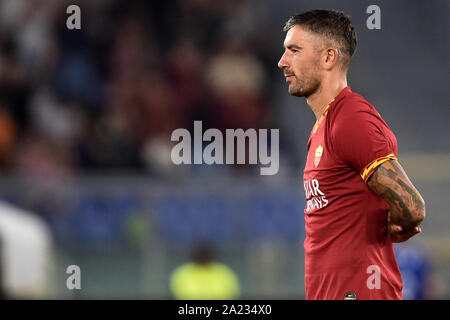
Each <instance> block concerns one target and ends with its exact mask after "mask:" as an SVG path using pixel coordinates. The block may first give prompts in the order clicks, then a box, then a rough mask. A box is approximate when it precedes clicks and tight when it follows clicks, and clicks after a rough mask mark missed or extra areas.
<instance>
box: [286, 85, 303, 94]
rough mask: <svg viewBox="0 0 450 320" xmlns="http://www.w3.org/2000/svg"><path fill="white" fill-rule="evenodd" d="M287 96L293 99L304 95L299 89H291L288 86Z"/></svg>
mask: <svg viewBox="0 0 450 320" xmlns="http://www.w3.org/2000/svg"><path fill="white" fill-rule="evenodd" d="M289 94H290V95H292V96H295V97H304V96H305V95H304V94H303V93H302V90H301V89H299V88H291V87H290V86H289Z"/></svg>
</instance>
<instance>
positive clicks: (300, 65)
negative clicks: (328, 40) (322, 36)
mask: <svg viewBox="0 0 450 320" xmlns="http://www.w3.org/2000/svg"><path fill="white" fill-rule="evenodd" d="M283 46H284V48H285V51H284V54H283V56H282V57H281V59H280V61H279V62H278V67H279V68H281V69H283V73H284V76H285V77H286V82H288V83H289V93H290V94H292V95H294V96H297V97H308V96H310V95H311V94H313V93H315V92H316V91H317V90H318V89H319V87H320V83H321V81H322V79H321V72H320V68H319V61H320V59H319V57H320V55H319V52H318V50H317V46H318V39H317V36H315V35H314V34H312V33H311V32H308V31H306V30H305V29H304V28H302V27H300V26H294V27H292V28H291V29H289V31H288V32H287V33H286V38H285V40H284V44H283Z"/></svg>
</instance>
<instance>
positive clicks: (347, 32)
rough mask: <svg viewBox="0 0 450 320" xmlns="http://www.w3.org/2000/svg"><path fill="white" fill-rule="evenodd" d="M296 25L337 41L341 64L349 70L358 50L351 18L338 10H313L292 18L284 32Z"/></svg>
mask: <svg viewBox="0 0 450 320" xmlns="http://www.w3.org/2000/svg"><path fill="white" fill-rule="evenodd" d="M296 25H299V26H303V27H305V28H306V29H307V30H308V31H311V32H313V33H317V34H319V35H322V36H325V37H327V38H328V39H330V40H332V41H335V42H336V43H337V44H338V46H339V48H338V49H339V53H340V54H341V56H340V58H342V60H341V63H342V65H343V66H344V68H345V69H347V68H348V66H349V64H350V58H351V57H352V55H353V53H355V50H356V31H355V29H354V28H353V25H352V22H351V21H350V17H349V16H347V15H346V14H345V13H344V12H342V11H338V10H312V11H308V12H304V13H299V14H296V15H294V16H292V17H290V18H289V20H288V21H287V22H286V24H285V26H284V28H283V31H288V30H289V29H291V28H292V27H294V26H296Z"/></svg>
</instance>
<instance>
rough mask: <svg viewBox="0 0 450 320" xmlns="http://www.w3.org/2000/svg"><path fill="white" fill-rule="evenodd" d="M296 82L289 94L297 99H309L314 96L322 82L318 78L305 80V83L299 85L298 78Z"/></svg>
mask: <svg viewBox="0 0 450 320" xmlns="http://www.w3.org/2000/svg"><path fill="white" fill-rule="evenodd" d="M296 81H297V83H295V84H292V85H290V86H289V93H290V94H291V95H293V96H296V97H306V98H308V97H309V96H311V95H312V94H314V93H316V92H317V91H318V90H319V88H320V81H319V79H317V78H316V77H310V78H309V79H305V80H304V81H303V83H298V82H299V80H298V79H297V78H296Z"/></svg>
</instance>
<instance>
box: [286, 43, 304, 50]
mask: <svg viewBox="0 0 450 320" xmlns="http://www.w3.org/2000/svg"><path fill="white" fill-rule="evenodd" d="M286 48H287V49H289V50H292V49H303V48H302V47H300V46H298V45H296V44H290V45H287V46H286Z"/></svg>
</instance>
